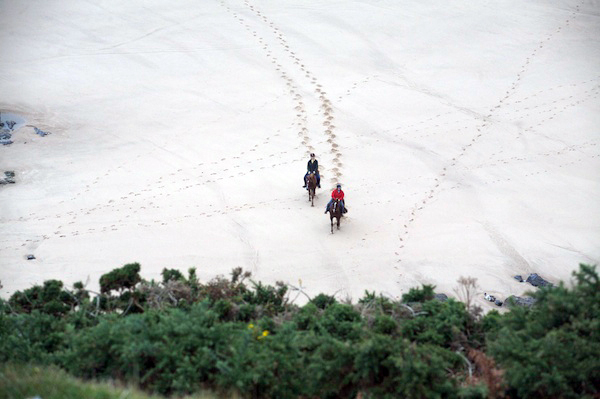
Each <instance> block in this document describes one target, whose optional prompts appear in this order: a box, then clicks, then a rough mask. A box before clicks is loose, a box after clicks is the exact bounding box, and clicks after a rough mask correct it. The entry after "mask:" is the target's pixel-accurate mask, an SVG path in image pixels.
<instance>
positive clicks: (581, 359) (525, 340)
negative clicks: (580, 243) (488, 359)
mask: <svg viewBox="0 0 600 399" xmlns="http://www.w3.org/2000/svg"><path fill="white" fill-rule="evenodd" d="M573 275H574V277H575V285H574V287H573V288H572V289H571V290H569V289H567V288H566V287H565V286H564V285H563V284H562V283H561V284H560V285H559V286H557V287H554V288H544V289H540V290H538V291H536V292H535V293H534V294H533V297H535V298H536V299H537V302H536V304H535V306H533V307H531V308H527V307H518V308H514V309H511V311H510V312H508V313H507V314H506V315H504V317H502V318H501V319H499V320H498V324H499V328H494V329H492V330H491V332H490V333H489V335H488V346H489V352H490V353H491V354H492V356H494V358H495V359H496V360H497V362H498V363H499V364H500V365H501V366H502V367H504V368H505V370H506V373H505V376H506V380H507V382H508V384H509V385H510V387H511V396H513V397H521V398H537V397H562V398H581V397H592V396H593V395H597V394H598V392H600V282H599V280H598V274H597V272H596V269H595V267H591V266H587V265H581V266H580V270H579V271H578V272H574V273H573Z"/></svg>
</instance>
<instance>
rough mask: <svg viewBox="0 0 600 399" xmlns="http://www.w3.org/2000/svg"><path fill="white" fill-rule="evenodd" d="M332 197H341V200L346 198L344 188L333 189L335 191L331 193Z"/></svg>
mask: <svg viewBox="0 0 600 399" xmlns="http://www.w3.org/2000/svg"><path fill="white" fill-rule="evenodd" d="M331 198H333V199H339V200H343V199H344V192H343V191H342V190H340V191H338V190H337V188H336V189H335V190H333V192H332V193H331Z"/></svg>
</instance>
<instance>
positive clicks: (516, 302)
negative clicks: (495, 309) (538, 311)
mask: <svg viewBox="0 0 600 399" xmlns="http://www.w3.org/2000/svg"><path fill="white" fill-rule="evenodd" d="M536 301H537V299H535V298H531V297H528V296H525V297H523V298H521V297H518V296H515V295H511V296H509V297H508V298H506V300H505V301H504V306H506V307H509V308H510V307H513V306H528V307H532V306H533V304H535V302H536Z"/></svg>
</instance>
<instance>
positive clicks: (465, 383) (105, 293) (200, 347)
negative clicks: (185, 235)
mask: <svg viewBox="0 0 600 399" xmlns="http://www.w3.org/2000/svg"><path fill="white" fill-rule="evenodd" d="M139 273H140V265H139V264H137V263H133V264H128V265H125V266H123V267H122V268H119V269H116V270H113V271H112V272H110V273H107V274H105V275H103V276H102V277H101V279H100V291H101V292H100V293H91V292H89V291H87V290H86V289H85V287H84V286H83V284H81V283H77V284H75V285H74V286H73V288H72V289H68V288H66V287H64V285H63V283H62V282H61V281H57V280H50V281H46V282H45V283H44V285H43V286H35V287H32V288H29V289H27V290H24V291H22V292H16V293H15V294H14V295H12V296H11V298H10V299H9V300H8V301H0V362H3V363H5V364H11V365H14V364H35V365H40V366H52V367H55V366H58V367H60V368H62V369H64V370H66V371H67V372H68V373H70V374H71V375H73V376H77V377H82V378H95V379H111V380H113V381H122V382H125V383H128V384H134V385H137V386H139V387H141V388H143V389H145V390H147V391H151V392H154V393H161V394H165V395H173V394H177V395H182V394H188V393H194V392H199V391H201V390H204V389H210V390H213V391H216V392H220V393H221V394H222V395H224V396H232V395H240V397H245V398H356V397H361V398H400V397H406V398H430V397H431V398H504V397H512V398H540V397H541V398H581V397H590V398H592V397H598V395H599V392H600V317H599V316H600V282H599V280H598V274H597V272H596V269H595V267H591V266H586V265H581V266H580V269H579V271H578V272H576V273H574V284H573V287H572V288H570V289H568V288H566V287H565V286H564V285H563V284H562V283H561V284H560V285H559V286H557V287H553V288H543V289H540V290H537V291H536V292H535V293H533V294H532V295H533V296H535V298H536V299H537V302H536V304H535V306H533V307H531V308H529V307H515V308H512V309H511V310H510V311H508V312H506V313H505V314H499V313H498V312H495V311H492V312H490V313H488V314H487V315H485V316H482V315H481V311H480V309H477V308H476V307H473V306H471V305H470V303H469V302H468V301H467V304H464V303H462V302H458V301H455V300H453V299H449V300H447V301H445V302H441V301H438V300H436V299H434V287H432V286H423V287H421V288H414V289H411V290H410V292H409V293H407V294H406V295H404V297H403V298H402V300H401V301H393V300H390V299H388V298H385V297H383V296H381V295H376V293H369V292H365V295H364V296H363V298H361V299H360V300H359V301H358V303H356V304H352V303H344V302H340V301H338V300H336V299H335V298H334V297H331V296H328V295H325V294H320V295H318V296H316V297H314V298H312V299H311V300H310V301H309V302H308V303H307V304H305V305H304V306H297V305H295V304H294V303H293V301H290V300H289V298H290V294H291V290H295V291H296V293H298V292H299V291H300V292H301V289H298V288H295V287H291V286H288V285H285V284H282V283H278V284H276V285H275V286H270V285H263V284H261V283H256V282H253V281H251V280H250V275H249V273H243V272H242V270H241V269H235V270H233V271H232V274H231V276H230V278H224V277H217V278H215V279H213V280H211V281H209V282H206V283H202V282H200V281H199V280H198V278H197V276H196V273H195V269H190V270H189V272H188V275H187V276H184V275H183V274H182V273H180V272H179V271H177V270H168V269H165V270H164V271H163V273H162V277H163V281H161V282H155V281H145V280H144V279H142V278H141V276H140V274H139ZM469 283H470V285H468V286H467V283H465V287H463V288H464V289H467V290H468V289H471V288H470V287H474V285H473V284H472V283H473V280H470V281H469Z"/></svg>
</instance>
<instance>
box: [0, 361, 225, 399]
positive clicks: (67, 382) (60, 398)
mask: <svg viewBox="0 0 600 399" xmlns="http://www.w3.org/2000/svg"><path fill="white" fill-rule="evenodd" d="M228 397H231V396H228ZM30 398H40V399H165V397H164V396H160V395H150V394H146V393H144V392H142V391H140V390H138V389H135V388H132V387H124V386H119V385H118V384H115V383H111V382H89V381H84V380H80V379H78V378H75V377H72V376H70V375H69V374H67V373H66V372H64V371H63V370H61V369H59V368H57V367H45V366H33V365H13V364H3V365H0V399H30ZM222 398H223V397H221V396H217V395H215V394H212V393H202V394H195V395H194V396H186V397H185V398H182V399H222Z"/></svg>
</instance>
